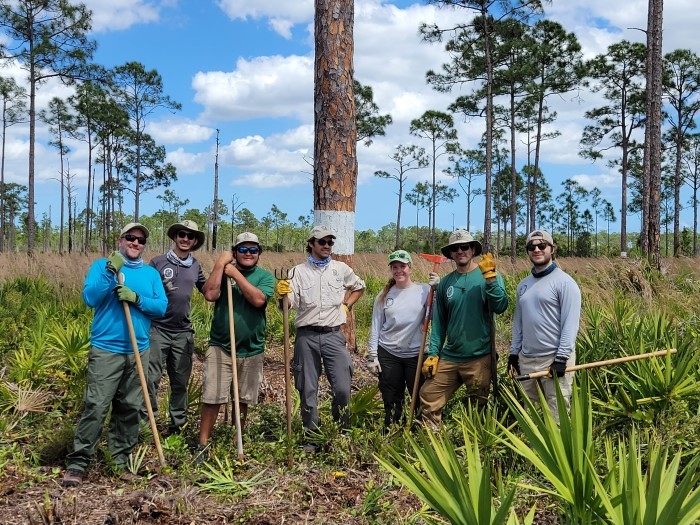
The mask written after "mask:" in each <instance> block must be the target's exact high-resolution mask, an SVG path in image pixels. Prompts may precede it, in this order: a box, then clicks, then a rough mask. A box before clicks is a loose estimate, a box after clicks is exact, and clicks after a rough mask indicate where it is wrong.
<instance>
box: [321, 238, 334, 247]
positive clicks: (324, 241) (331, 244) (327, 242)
mask: <svg viewBox="0 0 700 525" xmlns="http://www.w3.org/2000/svg"><path fill="white" fill-rule="evenodd" d="M316 242H317V243H318V245H319V246H325V245H326V244H327V245H328V246H333V245H334V244H335V243H334V242H333V241H332V240H330V241H327V240H326V239H316Z"/></svg>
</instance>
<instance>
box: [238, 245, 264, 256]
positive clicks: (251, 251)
mask: <svg viewBox="0 0 700 525" xmlns="http://www.w3.org/2000/svg"><path fill="white" fill-rule="evenodd" d="M236 251H237V252H238V253H242V254H243V255H245V254H246V253H249V254H251V255H257V254H258V253H260V248H257V247H255V246H250V247H249V246H239V247H238V248H236Z"/></svg>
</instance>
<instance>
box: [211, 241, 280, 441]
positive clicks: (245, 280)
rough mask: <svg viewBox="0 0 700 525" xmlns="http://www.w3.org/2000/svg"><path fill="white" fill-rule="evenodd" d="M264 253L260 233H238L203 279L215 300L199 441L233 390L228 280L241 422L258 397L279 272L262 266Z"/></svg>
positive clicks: (214, 420)
mask: <svg viewBox="0 0 700 525" xmlns="http://www.w3.org/2000/svg"><path fill="white" fill-rule="evenodd" d="M261 253H262V247H261V246H260V243H259V242H258V236H257V235H255V234H254V233H249V232H244V233H241V234H240V235H239V236H238V237H236V242H235V244H234V245H233V247H232V251H226V252H223V253H222V254H221V255H220V256H219V257H218V258H217V260H216V263H215V264H214V269H213V270H212V272H211V274H210V275H209V278H208V279H207V282H206V283H204V288H203V290H202V291H203V292H204V297H205V299H206V300H207V301H212V302H215V305H214V317H213V319H212V322H211V330H210V332H209V347H208V349H207V354H206V358H205V360H204V382H203V385H202V415H201V421H200V425H199V444H200V446H203V445H206V443H207V441H208V439H209V435H210V434H211V431H212V429H213V428H214V423H216V419H217V418H218V416H219V408H220V407H221V405H223V404H224V403H228V400H229V391H230V390H231V381H232V378H233V368H232V363H231V335H230V331H229V317H228V292H227V290H226V286H229V285H232V286H233V324H234V331H235V336H236V341H235V344H236V366H237V375H238V396H239V400H240V402H239V404H240V412H241V426H243V425H244V424H245V417H246V414H247V413H248V405H254V404H256V403H257V401H258V391H259V390H260V383H261V382H262V370H263V352H264V350H265V326H266V318H265V307H266V306H267V301H268V299H270V297H272V295H273V294H274V293H275V277H274V276H273V275H272V274H271V273H270V272H268V271H267V270H263V269H262V268H260V267H258V262H259V260H260V254H261ZM224 276H225V277H226V278H224ZM229 283H230V284H229ZM242 430H243V429H242V428H241V431H242Z"/></svg>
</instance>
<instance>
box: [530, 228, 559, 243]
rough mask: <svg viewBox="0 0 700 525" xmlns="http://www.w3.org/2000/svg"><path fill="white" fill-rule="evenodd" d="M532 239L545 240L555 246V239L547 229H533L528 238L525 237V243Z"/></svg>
mask: <svg viewBox="0 0 700 525" xmlns="http://www.w3.org/2000/svg"><path fill="white" fill-rule="evenodd" d="M532 241H544V242H546V243H549V244H551V245H552V246H554V239H552V236H551V235H550V234H549V232H546V231H545V230H533V231H531V232H530V233H528V235H527V239H525V245H526V246H527V245H528V244H530V243H531V242H532Z"/></svg>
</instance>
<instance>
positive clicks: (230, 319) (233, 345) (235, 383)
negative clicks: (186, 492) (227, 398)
mask: <svg viewBox="0 0 700 525" xmlns="http://www.w3.org/2000/svg"><path fill="white" fill-rule="evenodd" d="M230 281H231V280H230V279H229V283H228V286H226V293H227V294H228V331H229V334H230V337H231V368H232V371H233V412H234V414H235V418H236V449H237V451H238V459H243V435H242V433H241V407H240V406H239V404H238V403H239V398H238V366H237V365H236V331H235V329H234V327H233V285H232V283H231V282H230Z"/></svg>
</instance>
